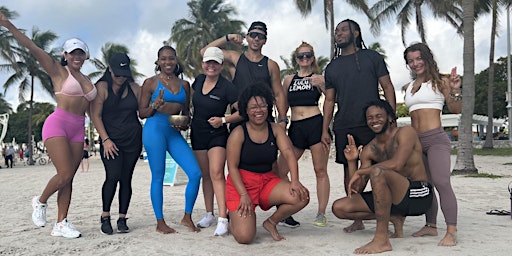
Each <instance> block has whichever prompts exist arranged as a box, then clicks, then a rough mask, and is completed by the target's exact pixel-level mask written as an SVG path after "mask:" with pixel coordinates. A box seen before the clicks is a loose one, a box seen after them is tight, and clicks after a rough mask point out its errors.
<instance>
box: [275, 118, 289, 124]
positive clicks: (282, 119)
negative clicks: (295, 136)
mask: <svg viewBox="0 0 512 256" xmlns="http://www.w3.org/2000/svg"><path fill="white" fill-rule="evenodd" d="M288 122H289V120H288V118H281V119H279V121H278V123H285V124H288Z"/></svg>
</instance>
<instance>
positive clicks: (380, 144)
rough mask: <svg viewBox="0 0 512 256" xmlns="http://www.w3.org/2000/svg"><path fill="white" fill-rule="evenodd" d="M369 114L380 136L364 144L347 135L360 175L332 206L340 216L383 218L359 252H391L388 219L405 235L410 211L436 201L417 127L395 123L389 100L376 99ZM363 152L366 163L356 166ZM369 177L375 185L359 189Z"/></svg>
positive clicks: (349, 151) (421, 209)
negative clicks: (404, 226) (346, 195)
mask: <svg viewBox="0 0 512 256" xmlns="http://www.w3.org/2000/svg"><path fill="white" fill-rule="evenodd" d="M365 113H366V123H367V125H368V127H370V129H371V130H372V131H373V132H374V133H375V138H374V139H373V140H371V141H370V143H368V144H367V145H366V146H365V147H364V148H362V147H361V146H360V147H359V148H357V147H356V144H355V142H354V138H353V137H352V135H350V134H349V135H347V137H348V142H349V143H348V145H347V146H346V148H345V150H344V153H345V157H346V158H347V160H348V166H349V169H350V171H353V172H354V176H353V177H352V178H351V179H350V182H349V185H348V189H347V190H348V197H344V198H341V199H338V200H336V201H335V202H334V203H333V205H332V211H333V213H334V215H336V216H337V217H338V218H340V219H350V220H370V219H375V220H377V228H376V231H375V235H374V237H373V240H372V241H371V242H369V243H368V244H366V245H364V246H362V247H359V248H357V249H356V250H355V251H354V253H356V254H371V253H380V252H385V251H391V250H392V247H391V243H390V241H389V234H388V222H389V221H391V222H392V223H393V225H394V226H395V233H394V234H393V235H392V237H403V223H404V220H405V216H417V215H421V214H423V213H425V212H426V211H427V210H428V209H429V208H430V206H431V204H432V193H433V192H432V186H431V185H430V183H429V182H428V176H427V173H426V171H425V166H424V165H423V159H422V149H421V144H420V141H419V139H418V135H417V134H416V131H415V130H414V128H412V127H410V126H406V127H400V128H398V127H396V125H393V123H394V120H395V119H396V117H395V114H394V111H393V109H392V108H391V106H390V105H389V103H388V102H386V101H384V100H377V101H372V102H370V103H369V105H368V107H367V108H366V109H365ZM359 155H360V160H361V167H360V168H359V169H358V170H357V171H356V169H357V158H358V156H359ZM372 163H375V164H372ZM368 178H369V180H370V183H371V186H372V189H373V190H372V191H367V192H362V193H360V194H359V193H357V191H362V190H361V186H362V184H366V183H365V180H366V179H368Z"/></svg>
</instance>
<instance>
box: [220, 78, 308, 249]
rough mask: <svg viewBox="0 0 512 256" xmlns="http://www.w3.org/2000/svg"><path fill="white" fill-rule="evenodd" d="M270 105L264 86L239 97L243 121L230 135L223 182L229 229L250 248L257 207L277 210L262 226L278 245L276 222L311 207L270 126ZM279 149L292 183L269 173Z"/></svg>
mask: <svg viewBox="0 0 512 256" xmlns="http://www.w3.org/2000/svg"><path fill="white" fill-rule="evenodd" d="M273 103H274V99H273V97H272V93H271V91H270V90H269V89H268V88H266V87H264V86H259V85H258V86H249V87H246V88H245V89H244V90H243V91H242V93H241V95H240V97H239V98H238V106H239V113H240V115H241V116H242V117H244V119H245V120H247V121H246V122H244V123H242V124H241V125H239V126H237V127H236V128H235V129H234V130H233V131H232V132H231V134H230V135H229V138H228V144H227V147H226V151H227V165H228V171H229V175H228V178H227V181H226V204H227V207H228V211H229V218H230V222H229V230H230V233H231V234H232V235H233V237H234V238H235V240H236V241H237V242H238V243H241V244H249V243H251V242H252V241H253V240H254V237H255V236H256V212H255V208H256V206H257V205H259V206H260V208H261V209H262V210H264V211H268V210H269V209H270V208H272V206H275V205H280V207H279V208H277V210H276V211H275V212H274V213H273V214H272V215H271V216H270V217H268V218H267V219H266V220H265V221H264V222H263V227H264V228H265V230H267V231H268V232H269V233H270V235H271V236H272V238H273V239H274V240H276V241H280V240H283V239H284V237H283V236H281V235H280V234H279V232H278V230H277V227H276V226H277V223H279V221H281V220H282V219H284V218H286V217H287V216H291V215H292V214H294V213H296V212H298V211H300V210H301V209H303V208H304V207H305V206H306V205H307V204H308V203H309V191H308V190H307V188H305V187H304V186H303V185H302V184H301V183H300V181H299V171H298V164H297V160H296V159H295V156H294V154H293V151H292V145H291V142H290V139H289V138H288V136H286V133H285V131H284V130H283V129H282V128H281V127H279V125H278V124H275V123H271V122H269V121H268V119H267V117H268V115H269V113H268V109H269V108H268V105H271V104H273ZM278 150H279V151H280V152H281V154H283V155H284V156H285V158H286V160H287V164H288V167H289V168H290V174H291V181H288V180H287V179H281V178H279V177H278V176H277V175H276V174H275V173H274V172H273V171H272V164H273V163H274V162H275V161H276V160H277V152H278Z"/></svg>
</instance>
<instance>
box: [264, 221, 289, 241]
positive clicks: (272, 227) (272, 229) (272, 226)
mask: <svg viewBox="0 0 512 256" xmlns="http://www.w3.org/2000/svg"><path fill="white" fill-rule="evenodd" d="M276 226H277V223H275V222H274V221H272V220H271V219H270V218H268V219H266V220H265V221H264V222H263V227H264V228H265V229H266V230H267V231H268V232H269V233H270V235H271V236H272V238H274V240H276V241H281V240H284V239H285V238H284V237H283V236H281V235H279V232H277V228H276Z"/></svg>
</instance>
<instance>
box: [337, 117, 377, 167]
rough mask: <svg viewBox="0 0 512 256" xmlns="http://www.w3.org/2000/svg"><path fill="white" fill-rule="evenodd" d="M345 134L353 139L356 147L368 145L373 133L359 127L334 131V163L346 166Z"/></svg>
mask: <svg viewBox="0 0 512 256" xmlns="http://www.w3.org/2000/svg"><path fill="white" fill-rule="evenodd" d="M347 134H350V135H352V136H353V137H354V140H355V142H356V146H360V145H363V146H365V145H366V144H368V143H369V142H370V141H371V140H373V138H374V137H375V133H374V132H373V131H372V130H370V128H369V127H368V126H359V127H353V128H347V129H342V130H337V131H336V130H335V131H334V139H335V140H334V143H335V144H334V145H335V146H336V163H339V164H347V159H346V158H345V153H344V150H345V147H346V146H347V144H348V139H347Z"/></svg>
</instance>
